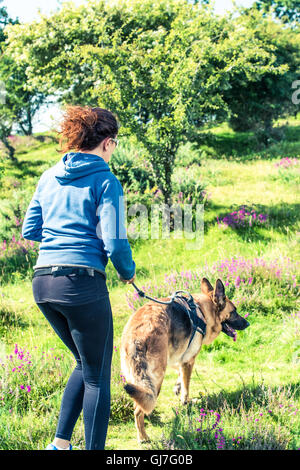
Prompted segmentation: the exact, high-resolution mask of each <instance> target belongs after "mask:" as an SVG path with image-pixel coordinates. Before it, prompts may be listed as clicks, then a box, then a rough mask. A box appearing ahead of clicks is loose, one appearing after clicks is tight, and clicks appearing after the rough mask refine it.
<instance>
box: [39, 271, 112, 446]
mask: <svg viewBox="0 0 300 470" xmlns="http://www.w3.org/2000/svg"><path fill="white" fill-rule="evenodd" d="M100 276H101V275H100ZM84 277H85V276H84ZM66 278H68V279H66ZM54 279H55V278H52V276H51V275H50V276H48V275H46V276H38V277H36V278H34V279H33V292H34V294H35V298H36V299H37V300H42V299H41V298H40V296H39V293H40V292H41V291H42V290H43V286H44V285H45V283H48V286H49V283H50V292H51V297H53V296H54V293H53V285H54V284H55V282H57V280H58V279H60V282H61V283H63V282H65V283H68V282H70V279H71V281H74V279H72V278H70V277H69V276H62V277H60V278H56V280H54ZM83 282H90V284H91V283H93V280H92V279H90V281H89V280H88V278H86V279H85V280H84V279H82V280H81V279H80V278H79V277H78V279H76V283H83ZM97 282H98V284H97V285H98V287H99V282H100V281H99V280H98V281H97ZM101 282H102V284H103V289H102V295H101V292H99V290H97V293H96V292H95V296H98V300H96V301H92V302H89V303H84V304H78V305H70V304H67V303H65V304H62V303H59V299H58V301H57V302H53V301H52V300H51V301H45V300H43V301H42V302H37V305H38V307H39V308H40V310H41V311H42V313H43V314H44V315H45V317H46V318H47V320H48V321H49V323H50V324H51V326H52V327H53V329H54V330H55V332H56V333H57V334H58V336H59V337H60V338H61V340H62V341H63V342H64V343H65V345H66V346H67V347H68V348H69V349H70V351H71V352H72V353H73V355H74V357H75V359H76V362H77V365H76V367H75V369H74V371H73V373H72V374H71V376H70V378H69V380H68V383H67V385H66V388H65V391H64V394H63V398H62V403H61V409H60V415H59V420H58V425H57V429H56V434H55V436H56V437H59V438H61V439H66V440H70V439H71V435H72V432H73V429H74V426H75V424H76V421H77V419H78V417H79V414H80V412H81V410H83V419H84V428H85V442H86V449H87V450H103V449H104V446H105V439H106V434H107V427H108V420H109V414H110V375H111V359H112V351H113V321H112V311H111V304H110V299H109V294H108V292H107V289H106V285H105V281H104V279H103V281H101ZM51 285H52V290H51ZM60 286H61V284H60ZM67 287H69V288H70V285H69V286H68V285H67ZM77 292H78V291H77ZM48 293H49V290H48ZM99 296H100V297H101V298H99ZM77 302H78V299H77Z"/></svg>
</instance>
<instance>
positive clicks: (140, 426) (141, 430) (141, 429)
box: [134, 403, 150, 443]
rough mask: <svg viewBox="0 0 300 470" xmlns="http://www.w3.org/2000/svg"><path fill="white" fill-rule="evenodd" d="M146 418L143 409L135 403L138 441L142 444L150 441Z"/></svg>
mask: <svg viewBox="0 0 300 470" xmlns="http://www.w3.org/2000/svg"><path fill="white" fill-rule="evenodd" d="M144 417H145V413H144V412H143V410H142V408H141V407H140V406H139V405H138V404H137V403H135V404H134V420H135V427H136V430H137V439H138V441H139V442H140V443H142V442H148V441H150V439H149V437H148V435H147V434H146V431H145V421H144Z"/></svg>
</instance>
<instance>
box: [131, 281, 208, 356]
mask: <svg viewBox="0 0 300 470" xmlns="http://www.w3.org/2000/svg"><path fill="white" fill-rule="evenodd" d="M131 284H132V285H133V287H134V288H135V289H136V291H137V293H138V295H139V296H140V297H145V298H147V299H149V300H153V301H154V302H157V303H159V304H165V305H170V304H172V303H173V302H175V301H176V298H180V299H181V300H182V299H183V300H184V301H185V302H186V303H187V304H188V306H189V308H185V307H184V306H183V307H184V308H185V311H186V312H187V314H188V316H189V319H190V321H191V325H192V330H193V331H192V336H191V338H190V341H189V344H188V347H187V349H188V348H189V346H190V344H191V342H192V341H193V339H194V336H195V333H196V331H198V332H199V333H201V334H202V335H203V336H205V333H206V323H205V322H204V321H203V320H202V318H200V317H198V315H197V307H196V305H195V302H194V299H193V296H192V295H191V294H190V293H189V292H188V291H186V290H177V291H175V292H173V294H172V295H171V300H168V301H163V300H158V299H154V298H153V297H150V296H149V295H147V294H146V293H145V292H144V291H142V290H141V289H139V288H138V287H137V286H136V285H135V284H134V282H132V283H131ZM181 293H185V294H187V295H188V299H187V298H185V297H184V296H182V295H180V294H181ZM198 308H199V310H200V312H201V314H202V316H203V317H204V315H203V312H202V310H201V308H200V307H199V305H198Z"/></svg>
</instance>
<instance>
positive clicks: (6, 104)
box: [0, 8, 46, 162]
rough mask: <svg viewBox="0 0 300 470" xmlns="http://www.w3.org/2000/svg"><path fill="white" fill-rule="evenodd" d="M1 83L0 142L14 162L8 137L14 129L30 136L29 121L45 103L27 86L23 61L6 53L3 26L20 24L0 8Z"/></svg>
mask: <svg viewBox="0 0 300 470" xmlns="http://www.w3.org/2000/svg"><path fill="white" fill-rule="evenodd" d="M0 25H2V29H0V39H2V41H1V42H0V54H1V60H0V82H1V83H2V84H4V86H5V93H4V96H3V97H2V100H1V102H0V140H1V141H2V143H3V144H4V146H5V147H6V149H7V151H8V156H9V158H10V159H12V160H13V161H14V162H16V161H17V159H16V158H15V157H14V153H15V149H14V147H13V146H12V145H11V144H10V141H9V135H10V134H11V132H12V129H13V126H14V125H16V127H17V131H19V132H21V133H22V134H24V135H31V134H32V130H33V126H32V120H33V117H34V115H35V113H36V112H37V111H38V110H39V108H40V107H41V105H42V104H43V103H44V102H45V100H46V95H45V94H44V93H42V92H40V91H39V90H38V89H37V88H35V87H31V86H30V84H29V83H28V77H27V73H26V70H27V67H28V64H27V63H26V61H24V60H22V59H21V60H18V61H17V60H15V59H14V58H13V57H12V56H11V55H10V53H9V50H8V48H7V44H6V32H5V27H6V26H7V25H12V26H14V25H19V21H18V20H12V19H11V18H9V17H8V14H7V11H6V9H5V8H1V9H0Z"/></svg>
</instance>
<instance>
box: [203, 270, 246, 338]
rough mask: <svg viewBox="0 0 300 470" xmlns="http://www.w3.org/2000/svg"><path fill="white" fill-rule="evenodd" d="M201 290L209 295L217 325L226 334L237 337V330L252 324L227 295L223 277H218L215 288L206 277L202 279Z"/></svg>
mask: <svg viewBox="0 0 300 470" xmlns="http://www.w3.org/2000/svg"><path fill="white" fill-rule="evenodd" d="M201 291H202V293H203V294H205V295H206V296H208V297H209V299H210V300H211V302H212V307H213V310H214V317H215V321H216V324H217V325H216V327H217V329H218V330H219V331H223V333H225V334H226V335H228V336H230V337H232V338H233V339H234V340H235V339H236V330H244V329H245V328H248V326H250V323H249V322H248V321H247V320H246V319H245V318H243V317H241V316H240V315H239V314H238V313H237V311H236V307H235V305H234V304H233V302H231V300H229V299H228V297H226V294H225V287H224V284H223V282H222V281H221V279H218V280H217V281H216V284H215V288H213V286H212V285H211V283H210V282H209V281H208V280H207V279H206V278H205V277H204V278H203V279H202V281H201Z"/></svg>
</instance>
